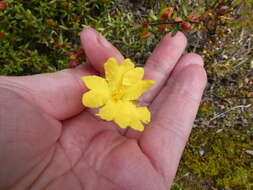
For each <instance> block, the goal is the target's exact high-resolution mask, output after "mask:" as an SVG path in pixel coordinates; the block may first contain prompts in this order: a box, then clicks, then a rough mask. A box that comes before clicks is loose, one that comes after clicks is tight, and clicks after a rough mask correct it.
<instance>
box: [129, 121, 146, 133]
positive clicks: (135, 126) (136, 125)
mask: <svg viewBox="0 0 253 190" xmlns="http://www.w3.org/2000/svg"><path fill="white" fill-rule="evenodd" d="M130 127H131V128H132V129H134V130H137V131H143V130H144V126H143V124H142V123H141V122H140V121H139V120H134V121H132V122H131V124H130Z"/></svg>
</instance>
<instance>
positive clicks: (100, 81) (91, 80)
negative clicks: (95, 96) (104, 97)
mask: <svg viewBox="0 0 253 190" xmlns="http://www.w3.org/2000/svg"><path fill="white" fill-rule="evenodd" d="M82 80H83V82H84V84H85V85H86V86H87V88H89V89H91V90H99V91H108V92H109V88H108V84H107V82H106V80H105V79H104V78H102V77H99V76H96V75H92V76H84V77H82Z"/></svg>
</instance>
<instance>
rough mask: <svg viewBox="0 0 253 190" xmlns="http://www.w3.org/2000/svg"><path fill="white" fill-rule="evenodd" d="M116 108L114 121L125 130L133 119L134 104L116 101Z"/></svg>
mask: <svg viewBox="0 0 253 190" xmlns="http://www.w3.org/2000/svg"><path fill="white" fill-rule="evenodd" d="M117 106H118V109H117V112H116V114H115V118H114V121H115V123H117V124H118V125H119V126H120V127H121V128H126V127H127V126H129V124H130V121H131V119H132V117H133V114H134V113H133V107H134V104H133V103H131V102H129V101H118V102H117Z"/></svg>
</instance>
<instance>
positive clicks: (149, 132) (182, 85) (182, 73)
mask: <svg viewBox="0 0 253 190" xmlns="http://www.w3.org/2000/svg"><path fill="white" fill-rule="evenodd" d="M205 85H206V73H205V70H204V68H203V67H202V66H200V65H189V66H187V67H185V68H183V69H181V70H179V71H178V72H177V71H175V72H174V73H173V74H172V76H171V78H170V79H169V80H168V83H167V84H166V87H165V88H164V89H163V90H162V92H161V93H160V94H159V96H158V97H157V98H156V100H155V101H154V102H153V103H152V105H151V109H154V110H155V111H153V110H152V112H153V118H154V119H153V121H152V123H151V124H150V127H149V128H147V129H146V130H145V132H144V133H143V135H142V136H141V138H140V146H141V148H142V150H143V152H145V153H146V154H147V155H148V157H149V158H151V160H152V161H153V164H154V166H155V167H156V168H157V170H159V171H160V172H161V173H162V174H163V176H164V177H165V178H166V179H173V178H174V175H175V173H176V170H177V166H178V163H179V160H180V157H181V154H182V151H183V149H184V147H185V144H186V142H187V139H188V136H189V134H190V131H191V128H192V125H193V122H194V119H195V116H196V113H197V110H198V107H199V104H200V100H201V96H202V93H203V90H204V88H205ZM161 101H162V104H161ZM158 107H159V109H158ZM170 182H172V181H170Z"/></svg>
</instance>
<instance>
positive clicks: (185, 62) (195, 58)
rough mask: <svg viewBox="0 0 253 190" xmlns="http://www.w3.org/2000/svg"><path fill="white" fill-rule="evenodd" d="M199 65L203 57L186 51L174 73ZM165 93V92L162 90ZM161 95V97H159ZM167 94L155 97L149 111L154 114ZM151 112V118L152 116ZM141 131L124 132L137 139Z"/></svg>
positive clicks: (130, 130) (201, 63) (201, 64)
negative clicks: (154, 101)
mask: <svg viewBox="0 0 253 190" xmlns="http://www.w3.org/2000/svg"><path fill="white" fill-rule="evenodd" d="M194 64H197V65H200V66H203V64H204V63H203V59H202V58H201V56H199V55H198V54H195V53H188V54H186V55H184V56H183V57H181V58H180V60H179V61H178V63H177V64H176V66H175V68H174V71H173V72H174V73H179V72H180V71H181V70H182V69H184V68H185V67H187V66H189V65H194ZM164 93H166V92H164ZM161 97H162V98H161ZM166 98H167V96H166V95H162V96H161V95H160V98H157V99H156V103H154V104H153V105H151V111H152V113H153V114H154V113H155V112H156V111H157V110H158V109H160V107H161V105H163V102H164V101H165V100H166ZM153 114H151V115H152V118H153V116H154V115H153ZM141 134H142V133H140V132H138V131H134V130H132V129H129V130H128V131H127V133H126V136H127V137H129V138H134V139H139V138H140V136H141Z"/></svg>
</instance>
